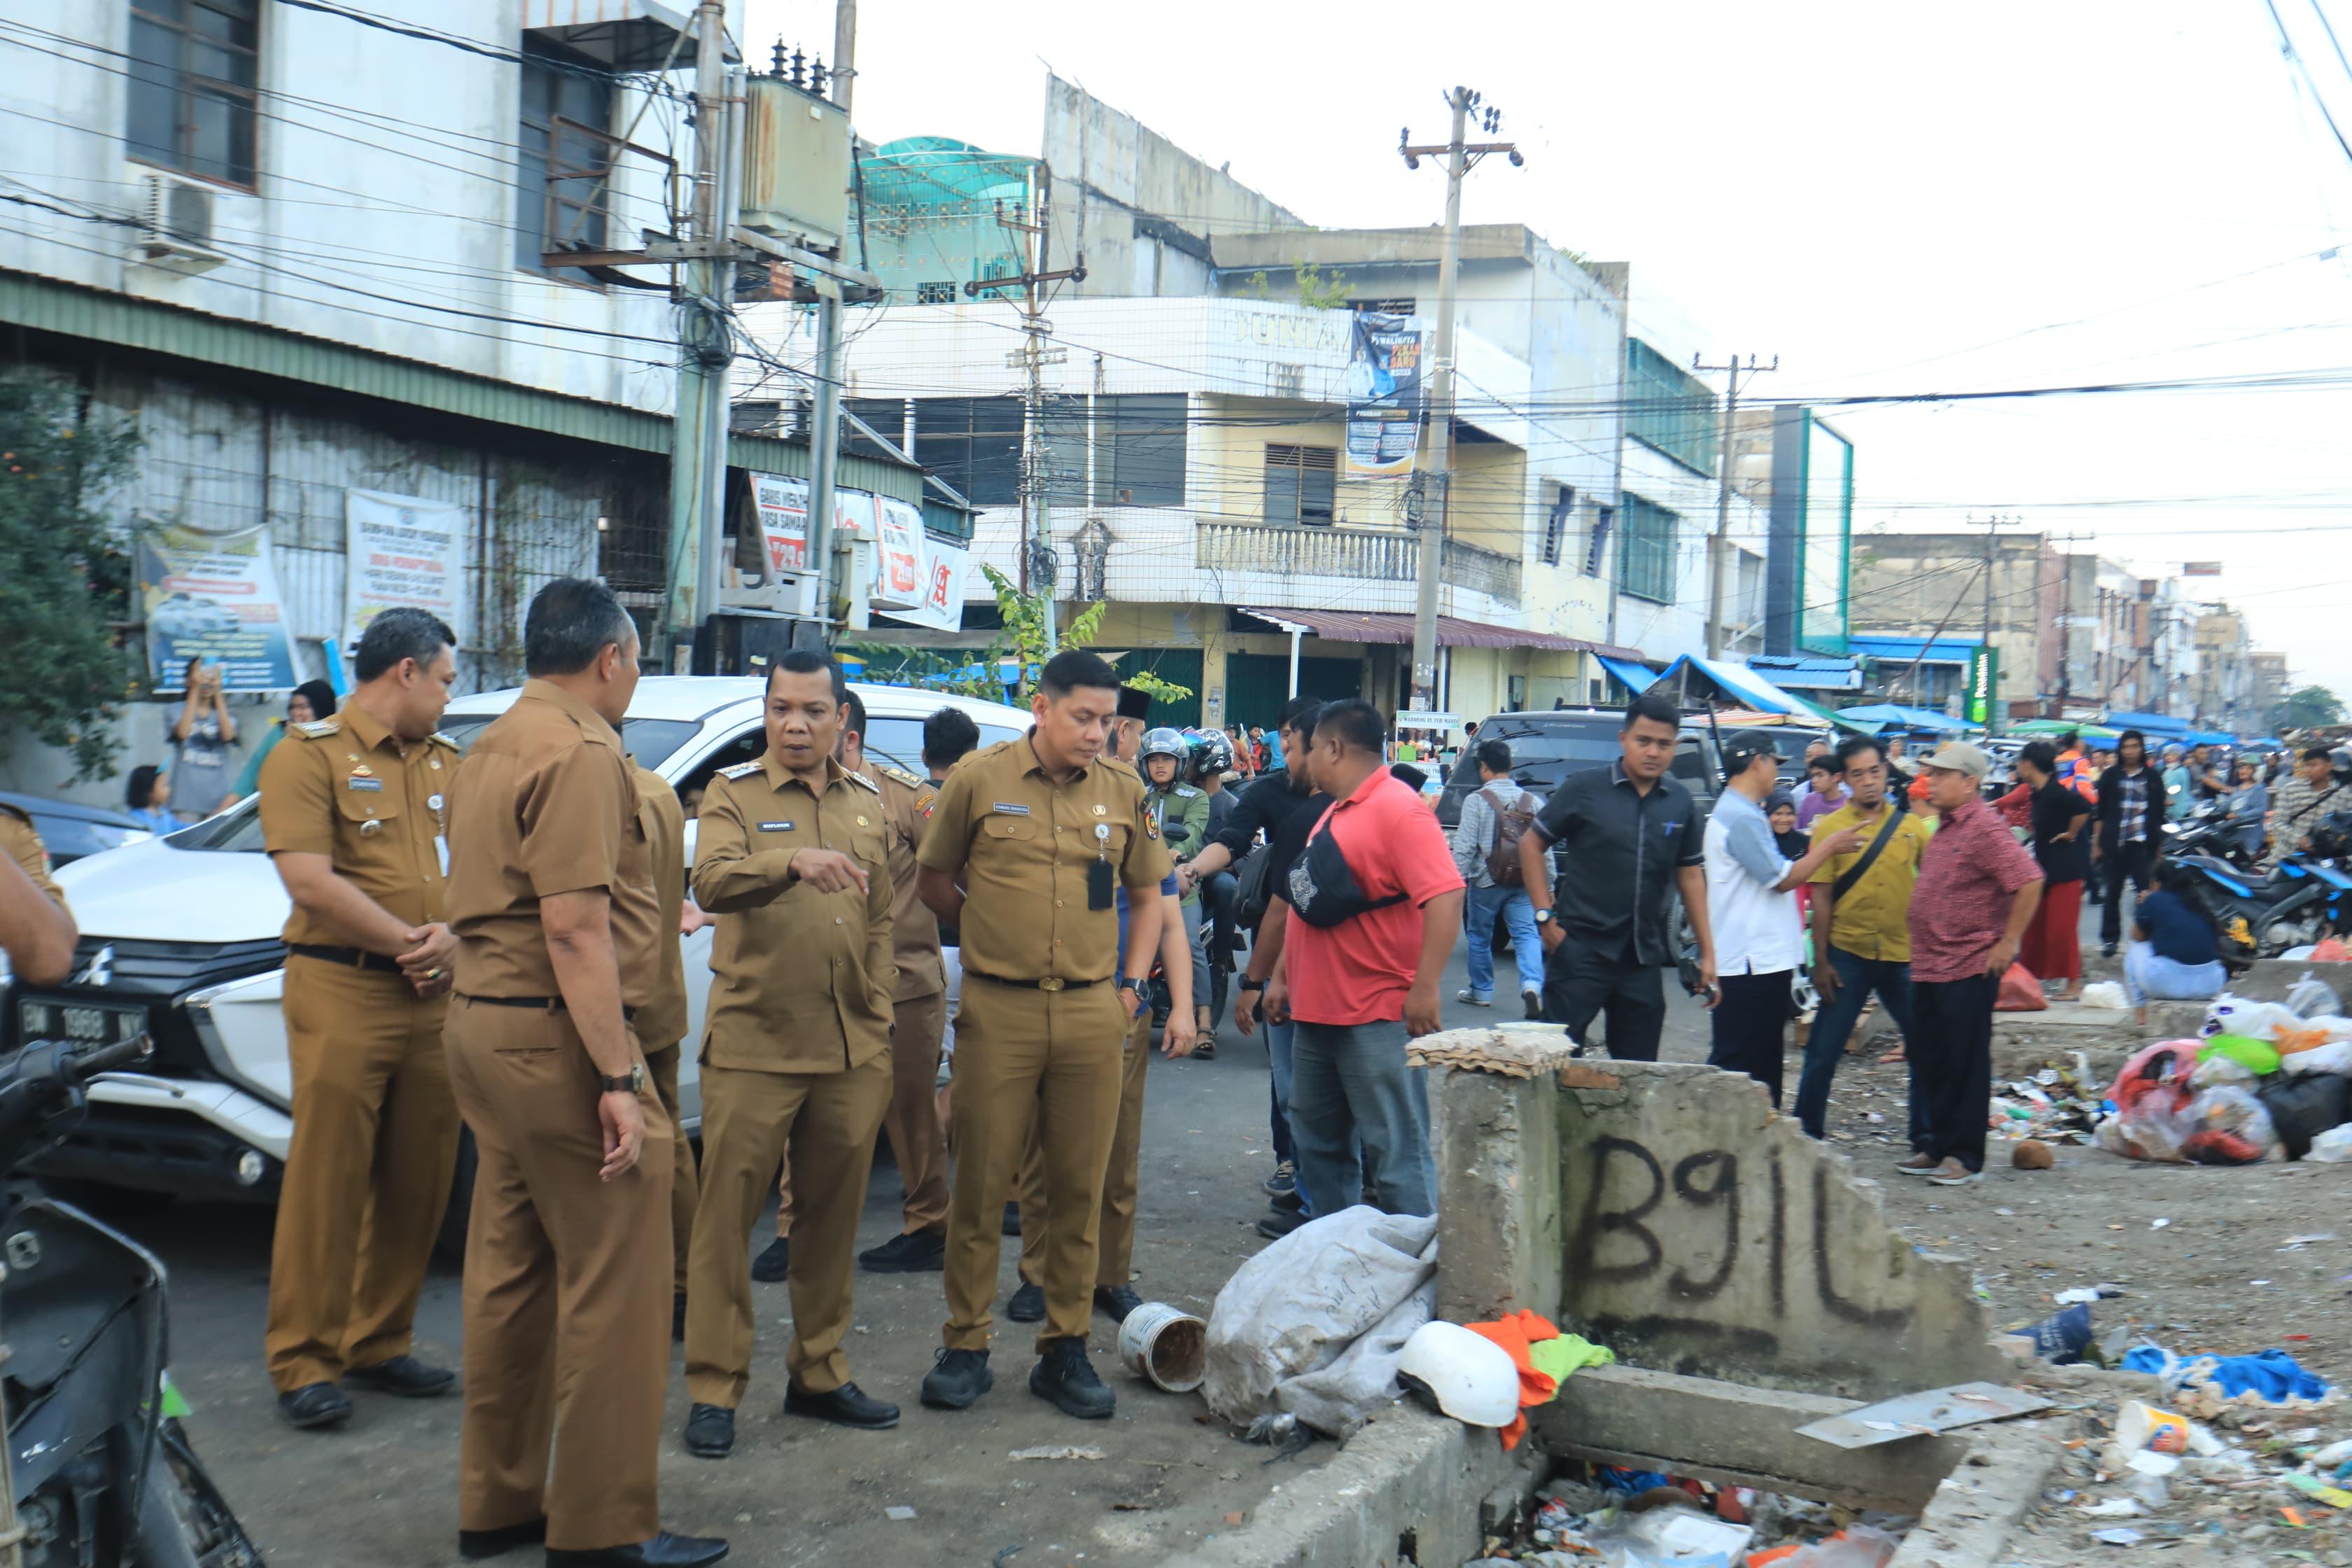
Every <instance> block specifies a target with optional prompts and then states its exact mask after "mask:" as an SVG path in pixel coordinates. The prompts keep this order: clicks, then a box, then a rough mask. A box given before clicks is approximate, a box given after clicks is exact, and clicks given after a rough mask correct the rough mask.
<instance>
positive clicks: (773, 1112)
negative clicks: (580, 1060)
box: [686, 1052, 890, 1410]
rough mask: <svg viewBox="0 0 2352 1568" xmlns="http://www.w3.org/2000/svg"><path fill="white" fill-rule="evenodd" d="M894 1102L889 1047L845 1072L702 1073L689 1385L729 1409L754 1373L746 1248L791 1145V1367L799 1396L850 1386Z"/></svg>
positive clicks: (706, 1401)
mask: <svg viewBox="0 0 2352 1568" xmlns="http://www.w3.org/2000/svg"><path fill="white" fill-rule="evenodd" d="M889 1100H890V1058H889V1054H888V1053H887V1052H885V1053H884V1054H883V1055H881V1056H878V1057H876V1058H873V1059H872V1060H871V1061H868V1062H866V1064H864V1065H863V1066H861V1067H856V1068H850V1069H849V1070H848V1071H847V1072H752V1071H745V1070H744V1069H742V1068H721V1067H713V1066H711V1065H710V1064H709V1062H705V1063H704V1064H703V1068H702V1201H701V1203H700V1204H699V1205H697V1206H696V1209H695V1214H694V1256H693V1258H692V1259H691V1261H690V1262H689V1263H688V1270H687V1271H688V1277H689V1281H690V1282H689V1283H688V1287H687V1292H686V1392H687V1397H688V1399H690V1400H692V1401H693V1402H694V1403H695V1404H697V1405H720V1406H722V1407H724V1408H726V1409H729V1410H732V1409H734V1408H735V1407H736V1406H737V1405H740V1404H741V1403H742V1401H743V1389H744V1386H745V1385H746V1384H749V1383H750V1382H751V1342H752V1338H753V1326H754V1325H753V1318H752V1310H751V1258H750V1255H749V1254H748V1253H747V1252H746V1250H745V1243H746V1242H748V1241H749V1240H750V1239H751V1226H752V1223H753V1222H754V1221H755V1220H757V1219H758V1218H759V1217H760V1210H761V1208H762V1207H763V1206H765V1205H766V1203H767V1201H768V1175H769V1173H770V1172H772V1171H773V1170H774V1169H775V1168H776V1162H777V1161H778V1160H779V1159H782V1158H784V1157H785V1155H786V1152H787V1150H789V1152H790V1157H791V1162H792V1167H793V1185H794V1186H795V1187H796V1188H798V1190H799V1192H800V1194H801V1215H800V1234H799V1235H797V1236H795V1237H793V1264H792V1274H791V1280H792V1285H791V1289H792V1295H793V1342H792V1347H791V1348H790V1349H789V1350H787V1351H786V1352H784V1370H785V1372H786V1373H788V1374H789V1375H790V1377H791V1379H792V1383H793V1386H794V1387H796V1388H798V1389H799V1390H800V1391H801V1392H802V1393H803V1394H830V1393H831V1392H832V1391H833V1390H835V1389H836V1388H839V1387H840V1386H841V1385H842V1384H845V1383H847V1382H848V1381H849V1358H848V1356H847V1355H846V1354H845V1353H844V1352H843V1350H842V1342H843V1341H844V1340H845V1339H846V1338H847V1337H848V1335H849V1319H850V1279H851V1275H852V1272H853V1270H854V1268H855V1267H856V1251H857V1221H858V1219H859V1216H860V1215H862V1214H863V1212H864V1210H865V1207H866V1176H867V1175H868V1174H869V1173H871V1172H872V1170H873V1167H874V1139H875V1135H876V1134H877V1132H879V1131H881V1127H882V1111H883V1108H884V1107H885V1106H887V1104H888V1103H889Z"/></svg>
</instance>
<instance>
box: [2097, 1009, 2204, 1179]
mask: <svg viewBox="0 0 2352 1568" xmlns="http://www.w3.org/2000/svg"><path fill="white" fill-rule="evenodd" d="M2199 1045H2200V1042H2199V1041H2196V1040H2165V1041H2162V1042H2160V1043H2158V1044H2157V1045H2153V1046H2148V1047H2144V1048H2143V1049H2141V1050H2139V1051H2137V1052H2136V1053H2135V1054H2134V1055H2133V1057H2132V1058H2131V1059H2130V1060H2129V1061H2127V1062H2126V1063H2124V1067H2123V1070H2122V1071H2121V1072H2119V1073H2117V1074H2116V1086H2115V1088H2114V1089H2112V1090H2111V1091H2109V1093H2108V1096H2107V1098H2108V1099H2110V1100H2114V1101H2115V1103H2116V1114H2115V1115H2113V1116H2110V1117H2108V1118H2107V1119H2106V1120H2105V1121H2102V1122H2100V1123H2099V1125H2098V1129H2097V1131H2095V1133H2094V1135H2093V1136H2094V1140H2095V1142H2097V1144H2098V1145H2099V1147H2100V1148H2102V1149H2105V1150H2106V1151H2107V1152H2109V1153H2111V1154H2120V1155H2122V1156H2123V1157H2124V1158H2125V1159H2127V1160H2154V1161H2158V1162H2160V1163H2167V1164H2178V1163H2182V1162H2184V1161H2186V1160H2188V1159H2189V1153H2188V1152H2187V1145H2188V1142H2189V1135H2190V1134H2191V1133H2192V1132H2194V1131H2196V1130H2197V1129H2196V1127H2195V1126H2194V1124H2193V1123H2192V1122H2191V1121H2189V1114H2188V1110H2189V1100H2190V1099H2191V1098H2192V1096H2193V1094H2194V1090H2192V1089H2191V1088H2190V1083H2189V1080H2190V1077H2191V1075H2192V1074H2193V1073H2195V1071H2196V1069H2197V1051H2198V1047H2199Z"/></svg>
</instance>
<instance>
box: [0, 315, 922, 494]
mask: <svg viewBox="0 0 2352 1568" xmlns="http://www.w3.org/2000/svg"><path fill="white" fill-rule="evenodd" d="M0 323H5V324H7V325H11V326H18V327H26V328H29V329H31V330H33V331H44V332H55V333H58V334H59V335H60V336H64V337H74V338H87V339H90V340H92V341H94V342H105V343H113V344H116V345H118V346H120V347H123V348H132V349H144V350H146V351H148V352H150V353H161V354H170V355H173V356H174V357H176V358H180V359H186V360H193V361H195V362H197V363H201V364H208V365H217V366H220V367H222V368H224V369H227V370H240V371H247V372H251V373H253V374H259V375H271V376H278V377H279V378H281V379H284V380H287V381H297V382H301V383H303V384H307V385H311V386H324V387H329V388H331V389H333V390H335V391H338V392H347V393H351V394H353V395H357V396H361V397H373V398H377V399H380V400H382V401H383V402H386V403H398V404H404V405H407V406H409V407H412V408H429V409H433V410H435V411H436V412H438V413H443V414H455V415H458V416H463V417H465V418H468V419H479V420H483V421H485V422H487V423H489V424H494V425H509V426H519V427H520V428H523V429H527V430H537V431H540V432H541V433H542V434H545V435H550V436H563V437H570V438H572V439H573V440H577V441H593V442H595V443H596V444H598V445H600V446H606V447H628V448H631V449H633V450H635V451H640V452H657V453H660V454H662V455H664V456H667V454H668V452H669V449H670V444H671V439H672V437H673V436H674V434H675V430H676V426H675V424H674V422H673V421H672V420H671V419H669V418H668V417H667V416H665V415H660V414H650V413H647V412H646V411H645V410H643V409H639V408H628V407H625V406H623V405H620V404H616V403H598V402H595V401H593V400H592V399H589V398H584V397H566V396H563V395H561V394H558V393H552V392H542V391H541V390H539V389H538V388H536V387H530V386H522V385H520V384H516V383H513V382H505V381H494V380H491V379H490V378H488V377H487V376H478V375H467V374H465V373H464V372H462V371H454V370H448V369H445V368H444V367H442V366H440V365H436V364H427V363H425V362H423V361H421V360H407V359H400V358H398V357H396V356H394V355H391V354H382V353H373V352H372V351H370V350H367V349H361V348H354V347H352V346H351V345H350V344H348V343H338V342H331V341H330V340H328V339H324V338H314V337H309V336H306V335H304V334H302V333H299V332H289V331H282V330H280V329H278V328H276V327H264V326H258V325H256V324H255V323H253V322H251V321H236V320H235V319H233V318H231V317H227V316H215V315H208V314H206V313H205V312H204V311H201V310H184V309H183V308H181V307H179V306H176V305H166V304H162V303H159V302H157V301H155V300H139V299H134V298H132V297H131V296H129V295H125V294H114V293H110V292H108V291H106V290H104V289H84V288H81V287H79V286H78V285H75V284H70V283H60V282H58V281H56V280H55V279H47V278H38V277H35V276H33V275H31V274H29V273H23V272H7V271H0ZM727 460H728V462H729V463H730V464H732V465H734V466H736V467H738V468H756V469H758V470H760V471H761V472H762V473H771V474H790V475H797V476H802V477H805V476H806V475H807V473H808V471H809V452H808V447H807V445H806V444H805V443H795V442H789V441H780V440H777V439H775V438H774V437H764V436H740V435H738V436H730V437H729V438H728V452H727ZM839 482H840V483H841V484H843V485H845V486H848V487H851V488H854V489H865V490H872V491H874V492H875V493H877V494H878V495H887V496H895V497H897V498H898V500H906V501H915V502H920V500H922V493H923V486H922V476H921V474H920V473H919V472H918V471H917V470H915V469H913V468H901V467H899V466H898V464H895V463H889V462H885V461H883V460H881V459H879V458H869V457H863V456H858V455H855V454H851V453H844V454H842V458H841V466H840V469H839Z"/></svg>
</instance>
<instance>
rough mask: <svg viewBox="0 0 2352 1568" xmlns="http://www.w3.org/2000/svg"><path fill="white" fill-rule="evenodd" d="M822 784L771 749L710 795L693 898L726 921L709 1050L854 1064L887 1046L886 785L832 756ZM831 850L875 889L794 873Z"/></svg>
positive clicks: (707, 1022)
mask: <svg viewBox="0 0 2352 1568" xmlns="http://www.w3.org/2000/svg"><path fill="white" fill-rule="evenodd" d="M824 769H825V783H824V788H823V790H821V791H819V792H815V793H812V792H811V791H810V789H809V787H808V786H807V785H806V784H803V783H801V782H800V780H798V779H796V778H794V777H793V776H792V774H791V773H787V772H786V771H785V770H784V765H783V763H781V762H778V761H777V760H776V759H775V758H773V757H761V758H760V759H759V760H758V761H757V762H750V763H740V764H739V765H737V766H735V767H731V768H721V769H719V772H718V773H716V774H715V775H713V776H712V778H711V780H710V787H709V790H708V791H707V792H705V794H704V795H703V797H702V815H701V816H700V817H699V818H698V821H699V823H700V826H699V827H698V828H697V830H696V834H697V837H696V840H695V848H694V898H695V901H696V902H697V903H698V904H700V905H701V906H702V907H703V908H704V909H705V910H709V912H710V913H712V914H714V915H717V916H718V917H719V930H718V931H717V932H716V933H715V934H714V935H713V936H712V938H711V942H710V996H709V1001H708V1002H707V1003H706V1004H705V1005H704V1014H703V1030H702V1042H703V1043H702V1059H703V1060H704V1061H705V1062H706V1063H709V1064H710V1065H712V1066H714V1067H721V1068H741V1069H745V1070H748V1071H751V1072H845V1071H847V1070H848V1069H850V1068H856V1067H862V1066H864V1065H865V1064H866V1063H867V1062H869V1061H872V1060H873V1059H874V1058H876V1057H877V1056H880V1055H881V1054H882V1053H883V1052H884V1051H887V1050H888V1049H889V1048H890V1019H891V1010H890V991H891V987H892V985H893V984H895V983H896V981H897V979H898V972H897V970H896V969H895V967H894V966H893V965H892V963H891V962H890V947H891V935H890V899H891V889H890V869H889V855H888V852H887V850H886V849H885V848H884V847H883V846H884V834H885V831H886V829H885V827H884V824H883V820H882V798H881V793H880V791H879V790H877V788H876V787H875V785H874V784H873V783H872V782H871V781H869V780H867V779H865V778H861V777H860V776H858V775H857V774H856V773H851V772H849V771H848V770H847V769H845V768H844V767H843V766H842V765H841V764H840V763H836V762H834V761H832V760H831V759H830V758H828V759H827V760H826V762H825V764H824ZM802 849H834V850H838V851H840V852H841V853H842V854H845V855H847V856H849V857H850V858H853V859H855V860H856V862H857V863H858V864H859V865H861V866H863V867H864V868H866V891H865V892H863V893H860V892H858V891H857V890H856V889H855V888H852V889H848V890H846V891H844V892H839V893H821V892H819V891H817V890H816V889H814V888H812V887H810V886H808V885H807V884H805V883H803V881H802V880H801V879H800V878H799V877H798V876H796V875H794V874H793V871H792V870H791V869H790V863H791V860H792V858H793V854H794V853H795V852H797V851H799V850H802Z"/></svg>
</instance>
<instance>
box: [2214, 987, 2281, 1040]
mask: <svg viewBox="0 0 2352 1568" xmlns="http://www.w3.org/2000/svg"><path fill="white" fill-rule="evenodd" d="M2302 1022H2303V1016H2302V1015H2301V1014H2299V1013H2296V1012H2295V1011H2294V1009H2292V1008H2290V1007H2288V1006H2286V1005H2284V1004H2283V1003H2278V1002H2255V1001H2252V1000H2249V999H2248V998H2246V997H2243V996H2232V995H2230V994H2228V993H2227V992H2224V993H2223V994H2221V995H2219V996H2217V997H2215V998H2214V999H2213V1005H2211V1006H2210V1007H2209V1008H2207V1009H2206V1010H2205V1026H2204V1027H2203V1028H2201V1029H2200V1030H2199V1031H2198V1033H2200V1034H2201V1035H2208V1036H2210V1035H2243V1036H2245V1037H2247V1038H2248V1039H2253V1040H2268V1039H2273V1038H2275V1037H2277V1034H2278V1031H2279V1030H2280V1029H2282V1028H2287V1029H2292V1028H2294V1027H2296V1026H2300V1025H2301V1024H2302Z"/></svg>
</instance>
